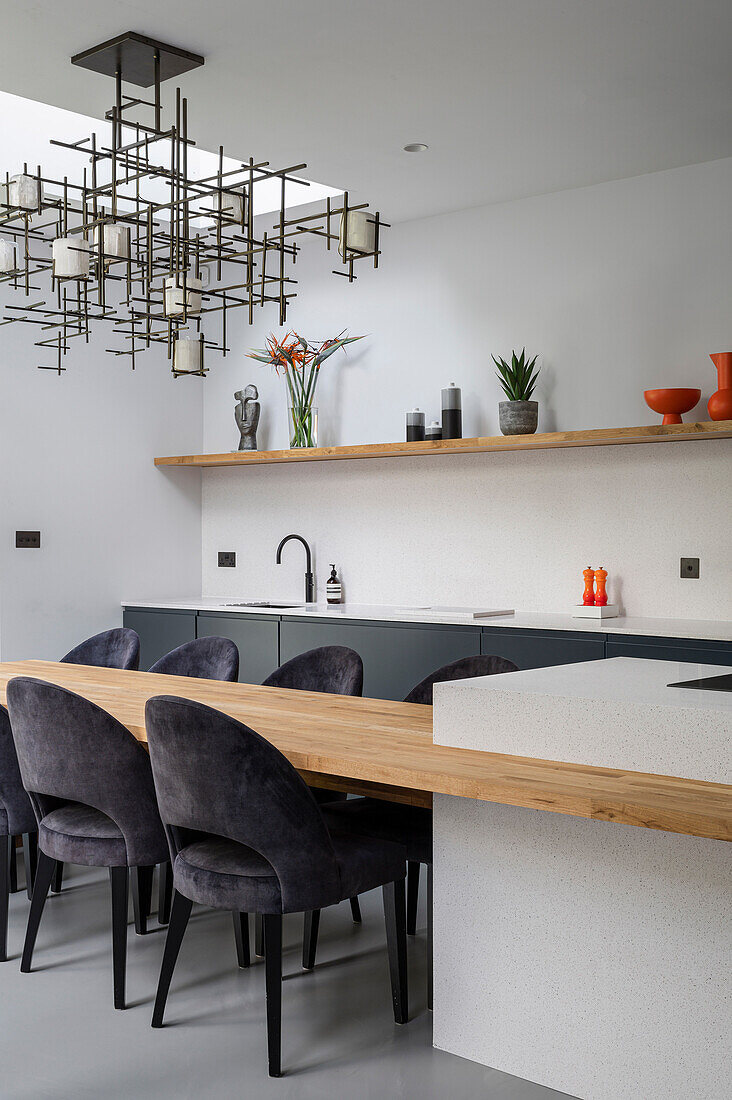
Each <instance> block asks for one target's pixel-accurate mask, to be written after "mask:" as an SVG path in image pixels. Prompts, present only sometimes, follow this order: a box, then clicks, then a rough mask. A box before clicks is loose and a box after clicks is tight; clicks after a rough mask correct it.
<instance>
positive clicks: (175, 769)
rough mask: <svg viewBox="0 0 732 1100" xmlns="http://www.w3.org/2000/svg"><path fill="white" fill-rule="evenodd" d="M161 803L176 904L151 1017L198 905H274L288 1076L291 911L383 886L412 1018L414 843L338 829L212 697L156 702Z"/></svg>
mask: <svg viewBox="0 0 732 1100" xmlns="http://www.w3.org/2000/svg"><path fill="white" fill-rule="evenodd" d="M145 722H146V726H147V734H148V744H149V748H150V759H151V761H152V768H153V775H154V777H155V789H156V791H157V796H158V805H159V806H160V812H161V815H162V818H163V821H164V823H165V828H166V832H167V834H168V841H169V844H170V853H171V857H172V859H173V878H174V885H175V889H174V893H173V908H172V912H171V916H170V925H169V928H168V935H167V940H166V944H165V954H164V957H163V964H162V968H161V972H160V982H159V985H158V992H157V997H156V1000H155V1008H154V1011H153V1018H152V1026H153V1027H162V1025H163V1014H164V1011H165V1003H166V999H167V995H168V990H169V988H170V982H171V978H172V976H173V970H174V967H175V962H176V959H177V957H178V952H179V950H180V945H181V941H182V939H183V934H184V932H185V929H186V925H187V923H188V918H189V916H190V912H191V908H192V905H193V903H194V902H198V903H200V904H202V905H206V906H210V907H212V908H214V909H226V910H230V911H232V912H233V913H234V914H235V920H236V917H238V915H239V914H247V913H249V912H252V911H254V912H258V913H263V914H264V939H265V951H266V957H265V982H266V994H267V1043H268V1050H269V1072H270V1075H271V1076H273V1077H279V1076H280V1068H281V1059H280V1047H281V1041H280V1040H281V997H282V915H283V914H284V913H299V912H313V911H319V910H320V909H321V908H323V907H325V906H326V905H334V904H336V903H337V902H340V901H343V900H344V899H345V898H348V897H352V896H354V895H355V894H357V893H359V892H361V891H363V890H371V889H374V888H375V887H376V886H382V887H383V894H384V912H385V916H386V928H387V942H388V945H389V965H390V970H391V981H392V997H393V1002H394V1017H395V1020H396V1022H397V1023H405V1022H406V1020H407V972H406V927H405V901H404V872H405V868H404V861H405V857H406V852H405V850H404V848H403V847H401V846H399V845H397V844H390V843H388V842H383V841H378V840H370V839H364V838H360V837H356V836H348V835H343V834H339V833H336V832H332V831H330V830H329V829H328V828H327V827H326V825H325V822H324V820H323V815H322V813H321V810H320V807H319V806H318V804H317V803H316V801H315V799H314V798H313V796H312V794H311V792H310V790H309V788H308V787H307V785H306V784H305V783H304V781H303V780H302V779H301V778H300V776H299V775H298V774H297V772H296V771H295V769H294V768H293V767H292V765H291V764H290V763H289V761H288V760H287V759H286V758H285V757H284V756H283V755H282V754H281V753H280V752H279V751H278V750H277V749H276V748H275V747H274V745H271V744H270V743H269V742H268V741H266V740H265V739H264V738H263V737H260V736H259V734H257V733H255V732H254V731H253V730H251V729H249V728H248V727H247V726H245V725H242V723H240V722H237V721H235V720H234V719H233V718H230V717H229V716H228V715H225V714H221V713H220V712H218V711H216V710H212V709H211V708H210V707H206V706H204V705H203V704H202V703H197V702H193V701H190V700H187V699H176V698H174V697H172V696H158V697H157V698H154V699H150V700H149V701H148V704H147V707H146V712H145Z"/></svg>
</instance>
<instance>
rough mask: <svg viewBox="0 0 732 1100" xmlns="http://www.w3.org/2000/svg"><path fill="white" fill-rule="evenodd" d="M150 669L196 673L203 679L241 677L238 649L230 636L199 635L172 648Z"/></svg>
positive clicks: (178, 673) (183, 673)
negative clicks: (199, 636) (200, 636)
mask: <svg viewBox="0 0 732 1100" xmlns="http://www.w3.org/2000/svg"><path fill="white" fill-rule="evenodd" d="M148 671H149V672H159V673H162V674H164V675H165V676H197V677H198V678H199V679H201V680H229V681H232V682H235V681H236V680H237V679H238V678H239V650H238V648H237V646H236V644H235V643H234V642H232V641H231V640H230V639H229V638H217V637H211V638H196V639H195V641H193V642H186V643H185V644H184V645H179V646H178V648H177V649H171V651H170V653H166V654H165V656H164V657H161V658H160V659H159V660H158V661H156V662H155V664H154V665H151V667H150V669H149V670H148Z"/></svg>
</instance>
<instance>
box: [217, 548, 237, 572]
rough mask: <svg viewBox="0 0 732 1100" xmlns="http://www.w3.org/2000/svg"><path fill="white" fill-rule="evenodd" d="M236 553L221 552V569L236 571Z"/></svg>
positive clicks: (229, 551)
mask: <svg viewBox="0 0 732 1100" xmlns="http://www.w3.org/2000/svg"><path fill="white" fill-rule="evenodd" d="M235 568H236V553H235V552H234V551H233V550H219V569H235Z"/></svg>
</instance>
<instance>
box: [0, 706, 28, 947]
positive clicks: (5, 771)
mask: <svg viewBox="0 0 732 1100" xmlns="http://www.w3.org/2000/svg"><path fill="white" fill-rule="evenodd" d="M36 828H37V826H36V817H35V814H34V813H33V807H32V806H31V804H30V799H29V798H28V795H27V794H26V793H25V790H24V789H23V781H22V780H21V778H20V768H19V767H18V758H17V756H16V755H15V745H14V744H13V734H12V732H11V729H10V717H9V716H8V712H7V711H6V709H5V707H0V962H5V961H6V959H7V957H8V900H9V895H10V893H11V892H13V893H14V892H15V891H16V890H17V887H18V883H17V878H16V870H15V868H16V863H15V838H16V837H18V836H22V838H23V854H24V857H25V887H26V891H27V893H28V897H29V898H30V896H31V894H32V892H33V879H34V877H35V872H36V858H37V846H36Z"/></svg>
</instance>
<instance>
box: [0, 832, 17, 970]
mask: <svg viewBox="0 0 732 1100" xmlns="http://www.w3.org/2000/svg"><path fill="white" fill-rule="evenodd" d="M14 843H15V841H14V840H13V838H12V837H11V836H0V962H6V961H7V958H8V898H9V894H10V850H11V845H13V844H14Z"/></svg>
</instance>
